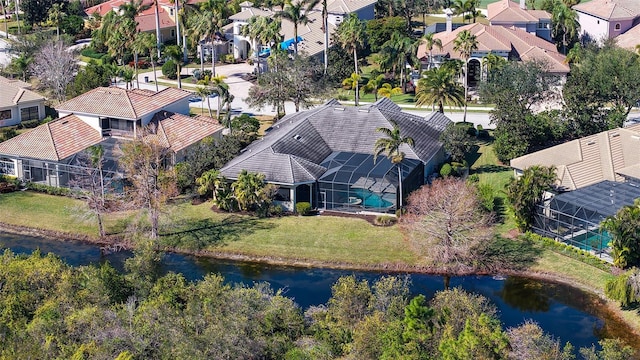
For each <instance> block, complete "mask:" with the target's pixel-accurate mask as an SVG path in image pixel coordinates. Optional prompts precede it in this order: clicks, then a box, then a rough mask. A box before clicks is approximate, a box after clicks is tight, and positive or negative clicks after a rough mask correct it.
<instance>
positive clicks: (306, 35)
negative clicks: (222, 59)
mask: <svg viewBox="0 0 640 360" xmlns="http://www.w3.org/2000/svg"><path fill="white" fill-rule="evenodd" d="M376 2H377V0H328V1H327V22H328V30H329V39H331V35H332V34H333V33H334V32H335V30H336V28H337V26H338V25H340V23H341V22H342V21H343V20H344V19H345V18H346V17H348V16H349V14H352V13H354V14H357V15H358V18H359V19H360V20H371V19H373V18H374V15H375V14H374V7H375V4H376ZM240 9H241V10H240V12H239V13H237V14H234V15H233V16H231V17H230V18H229V19H230V20H232V21H233V24H232V26H227V27H226V28H225V29H226V31H227V34H226V38H227V39H233V41H232V44H233V45H232V46H233V55H234V57H235V58H236V59H247V58H250V57H254V58H255V57H257V56H258V54H259V53H260V52H261V51H263V50H264V51H267V49H268V48H269V44H258V43H256V42H255V41H254V40H253V39H249V38H248V37H246V36H243V35H242V27H243V26H245V25H247V24H248V22H249V19H250V18H251V17H253V16H267V17H275V16H276V14H277V13H278V11H279V10H274V9H261V8H255V7H253V4H252V3H250V2H248V1H245V2H243V3H241V4H240ZM306 15H307V16H308V17H309V18H310V20H311V21H310V22H309V23H308V24H306V25H303V24H299V25H298V36H299V37H300V38H302V39H301V40H300V41H299V42H298V51H299V52H304V53H305V54H307V55H308V56H316V57H318V58H322V56H323V54H324V31H323V29H322V2H320V3H319V4H318V5H317V6H316V7H315V8H313V10H311V11H310V12H308V13H307V14H306ZM281 34H282V36H283V39H284V44H285V45H286V46H291V48H293V47H292V45H291V44H293V41H292V40H293V37H294V34H293V23H292V22H291V21H289V20H288V19H282V30H281ZM263 48H264V49H263Z"/></svg>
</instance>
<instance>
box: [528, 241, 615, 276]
mask: <svg viewBox="0 0 640 360" xmlns="http://www.w3.org/2000/svg"><path fill="white" fill-rule="evenodd" d="M522 237H523V238H524V239H526V240H529V241H533V242H535V243H538V244H541V245H542V246H544V248H546V249H549V250H552V251H554V252H557V253H560V254H562V255H565V256H568V257H570V258H572V259H576V260H578V261H580V262H583V263H585V264H587V265H591V266H593V267H596V268H598V269H600V270H603V271H607V272H611V268H612V267H613V265H612V264H610V263H608V262H606V261H604V260H602V259H600V258H599V257H597V256H595V255H593V254H591V253H590V252H588V251H585V250H582V249H579V248H577V247H575V246H573V245H569V244H566V243H563V242H560V241H556V240H554V239H551V238H548V237H544V236H540V235H538V234H534V233H532V232H527V233H526V234H524V235H522Z"/></svg>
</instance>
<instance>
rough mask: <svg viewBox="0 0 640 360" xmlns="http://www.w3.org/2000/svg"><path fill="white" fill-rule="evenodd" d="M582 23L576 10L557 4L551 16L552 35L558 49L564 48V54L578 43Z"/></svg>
mask: <svg viewBox="0 0 640 360" xmlns="http://www.w3.org/2000/svg"><path fill="white" fill-rule="evenodd" d="M579 31H580V23H579V22H578V15H577V13H576V12H575V10H573V9H571V7H569V6H567V5H565V4H564V3H561V2H559V3H557V4H556V6H555V7H554V8H553V12H552V14H551V35H552V36H553V39H554V40H555V41H556V44H557V46H558V48H562V53H563V54H565V55H566V54H567V51H568V50H567V49H569V48H570V47H572V46H573V44H575V43H576V42H578V33H579Z"/></svg>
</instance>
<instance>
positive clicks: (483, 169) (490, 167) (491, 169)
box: [473, 164, 510, 174]
mask: <svg viewBox="0 0 640 360" xmlns="http://www.w3.org/2000/svg"><path fill="white" fill-rule="evenodd" d="M509 170H510V168H509V167H508V166H502V165H495V164H487V165H481V166H478V167H477V168H475V169H473V172H474V173H476V174H482V173H499V172H503V171H509Z"/></svg>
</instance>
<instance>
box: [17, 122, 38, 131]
mask: <svg viewBox="0 0 640 360" xmlns="http://www.w3.org/2000/svg"><path fill="white" fill-rule="evenodd" d="M38 125H40V120H25V121H23V122H21V123H20V127H21V128H23V129H33V128H34V127H36V126H38Z"/></svg>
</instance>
